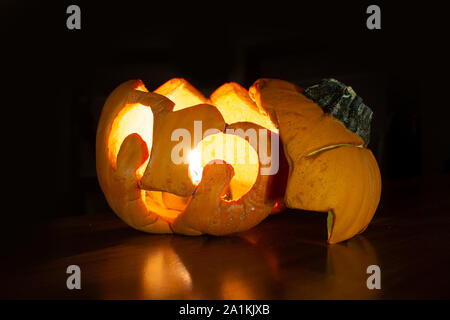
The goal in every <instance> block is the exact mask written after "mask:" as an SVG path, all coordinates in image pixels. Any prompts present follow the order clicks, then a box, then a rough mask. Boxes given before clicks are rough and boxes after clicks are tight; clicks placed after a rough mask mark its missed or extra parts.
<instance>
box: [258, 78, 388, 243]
mask: <svg viewBox="0 0 450 320" xmlns="http://www.w3.org/2000/svg"><path fill="white" fill-rule="evenodd" d="M302 91H303V90H302V88H300V87H298V86H295V85H293V84H291V83H289V82H286V81H281V80H275V79H260V80H258V81H256V82H255V83H254V84H253V86H252V87H251V88H250V91H249V92H250V96H251V97H252V98H253V99H254V100H255V102H256V103H257V104H258V106H260V107H261V108H263V109H265V110H266V111H267V112H268V114H269V115H270V116H271V118H272V120H273V121H275V122H276V123H277V124H278V127H279V130H280V137H281V140H282V143H283V147H284V152H285V154H286V158H287V159H288V162H289V179H288V185H287V189H286V194H285V201H286V206H287V207H289V208H295V209H303V210H311V211H322V212H331V213H332V215H333V218H332V219H331V217H330V219H328V220H329V221H331V222H332V223H328V224H329V226H331V229H330V230H328V234H329V237H328V242H329V243H336V242H340V241H343V240H346V239H349V238H351V237H352V236H354V235H356V234H358V233H359V232H361V231H363V230H364V229H365V227H366V226H367V225H368V223H369V222H370V220H371V219H372V217H373V214H374V213H375V211H376V208H377V206H378V202H379V199H380V194H381V183H380V181H381V177H380V172H379V169H378V165H377V162H376V160H375V158H374V157H373V155H372V153H371V152H370V150H368V149H365V148H362V146H363V145H364V141H363V139H362V138H361V137H359V136H358V135H356V134H354V133H353V132H351V131H350V130H348V129H347V128H346V127H345V126H344V124H343V123H341V122H340V121H338V120H336V119H334V118H333V117H332V116H331V115H329V114H326V113H324V112H323V110H322V109H321V108H320V107H319V106H318V105H317V104H315V103H314V102H313V101H311V100H310V99H308V98H307V97H305V96H304V95H303V94H302ZM355 186H358V188H356V187H355Z"/></svg>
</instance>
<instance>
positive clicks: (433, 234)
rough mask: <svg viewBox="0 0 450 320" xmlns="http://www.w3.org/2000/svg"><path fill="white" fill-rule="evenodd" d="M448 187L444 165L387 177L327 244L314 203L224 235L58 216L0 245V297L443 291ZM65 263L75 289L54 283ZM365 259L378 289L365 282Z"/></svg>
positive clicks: (449, 228)
mask: <svg viewBox="0 0 450 320" xmlns="http://www.w3.org/2000/svg"><path fill="white" fill-rule="evenodd" d="M449 198H450V177H449V176H444V177H438V178H432V179H425V180H403V181H395V182H391V183H387V184H385V185H384V190H383V198H382V202H381V205H380V207H379V211H378V212H377V215H376V217H375V218H374V220H373V221H372V223H371V224H370V226H369V228H368V229H367V230H366V231H365V232H364V233H363V234H362V235H360V236H357V237H355V238H353V239H351V240H349V241H347V242H345V243H342V244H337V245H327V244H326V241H325V238H326V230H325V228H326V217H325V215H324V214H320V213H310V212H301V211H291V212H284V213H282V214H279V215H276V216H271V217H269V218H268V219H266V220H265V221H263V222H262V223H261V224H260V225H258V226H257V227H255V228H253V229H252V230H250V231H247V232H244V233H242V234H238V235H233V236H227V237H211V236H201V237H185V236H173V235H148V234H144V233H141V232H138V231H135V230H133V229H131V228H129V227H128V226H126V225H125V224H124V223H122V222H121V221H120V220H119V219H118V218H116V217H115V215H114V214H113V213H111V212H107V213H104V214H95V215H83V216H79V217H70V218H64V219H59V220H57V221H51V222H48V223H45V224H43V225H41V226H39V227H36V228H35V230H34V231H33V232H31V233H30V234H29V239H30V240H29V241H24V242H23V243H19V244H14V245H13V244H11V246H10V250H8V251H6V252H3V253H2V267H3V268H6V269H5V272H3V273H2V275H3V280H2V288H3V290H1V293H0V298H3V299H5V298H6V299H16V298H20V299H23V298H25V299H48V298H56V299H418V298H420V299H433V298H447V299H448V298H450V293H449V292H450V249H449V248H450V200H449ZM25 242H26V243H25ZM72 264H75V265H79V266H80V268H81V279H82V280H81V285H82V289H81V290H72V291H71V290H68V289H67V288H66V279H67V276H68V275H67V274H66V268H67V266H69V265H72ZM373 264H376V265H379V266H380V268H381V286H382V287H381V290H369V289H368V288H367V286H366V280H367V277H368V276H369V275H368V274H367V273H366V268H367V266H369V265H373Z"/></svg>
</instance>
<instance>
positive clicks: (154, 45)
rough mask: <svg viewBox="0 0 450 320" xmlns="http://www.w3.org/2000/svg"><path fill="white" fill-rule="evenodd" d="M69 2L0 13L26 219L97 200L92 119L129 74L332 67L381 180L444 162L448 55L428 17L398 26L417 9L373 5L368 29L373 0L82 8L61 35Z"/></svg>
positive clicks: (206, 77) (308, 78)
mask: <svg viewBox="0 0 450 320" xmlns="http://www.w3.org/2000/svg"><path fill="white" fill-rule="evenodd" d="M68 4H71V3H58V4H56V3H55V4H54V5H48V6H46V7H43V6H41V5H35V4H34V5H33V4H27V3H19V4H16V5H14V6H13V5H11V4H8V5H6V7H5V10H2V20H3V23H4V24H5V27H4V28H3V29H2V37H3V39H6V41H7V43H8V48H10V49H9V50H8V52H7V56H6V58H4V63H5V66H6V69H7V71H8V78H7V79H8V81H9V83H10V84H13V87H14V89H15V90H16V91H17V93H14V95H13V94H10V95H9V96H10V97H11V96H12V98H13V100H14V103H15V105H16V106H17V108H15V110H14V112H17V114H18V115H19V116H21V119H22V120H21V122H20V124H19V127H20V128H26V129H24V130H25V131H23V130H22V131H20V130H19V131H18V130H15V131H13V132H16V134H15V135H14V134H13V135H12V137H13V138H12V139H9V141H10V142H11V150H18V151H17V152H19V151H20V150H21V151H23V148H24V146H22V144H21V143H22V142H23V141H25V143H26V145H27V151H26V156H21V157H20V159H16V160H14V162H16V163H17V164H19V165H20V166H21V167H24V168H27V170H26V171H25V172H26V173H25V175H24V177H21V178H20V179H19V178H16V179H15V183H16V185H15V188H16V187H17V188H23V187H24V186H26V193H27V201H24V200H23V198H22V197H19V196H17V199H16V201H17V202H20V201H24V202H27V204H28V205H30V207H32V208H34V210H33V212H32V213H18V214H21V215H25V218H26V219H27V220H30V221H31V220H34V219H40V218H49V217H60V216H65V215H74V214H84V213H88V212H96V211H102V210H107V205H106V202H105V200H104V197H103V196H102V193H101V191H100V189H99V186H98V184H97V178H96V172H95V133H96V125H97V121H98V118H99V115H100V111H101V108H102V106H103V103H104V101H105V99H106V97H107V95H108V94H109V93H110V92H111V91H112V90H113V89H114V88H115V87H116V86H117V85H119V84H120V83H121V82H124V81H126V80H129V79H136V78H140V79H142V80H143V81H144V83H145V84H146V85H147V87H148V88H149V89H152V90H153V89H155V88H156V87H158V86H159V85H161V84H163V83H164V82H165V81H167V80H169V79H170V78H172V77H183V78H186V79H187V80H188V81H190V82H191V83H192V84H193V85H194V86H195V87H197V88H198V89H199V90H200V91H202V92H203V93H204V94H205V95H209V94H210V93H211V92H212V91H213V90H214V89H215V88H217V87H218V86H220V85H221V84H222V83H224V82H228V81H236V82H238V83H240V84H242V85H243V86H245V87H249V86H250V85H251V84H252V83H253V82H254V81H255V80H256V79H258V78H260V77H273V78H281V79H285V80H288V81H292V82H294V83H296V84H299V85H301V86H308V85H310V84H313V83H315V82H317V81H318V80H320V79H322V78H325V77H334V78H337V79H339V80H340V81H342V82H344V83H345V84H347V85H350V86H352V87H353V88H354V89H355V91H356V92H357V93H358V94H359V95H360V96H361V97H363V99H364V101H365V103H366V104H367V105H369V106H370V107H371V108H372V109H373V110H374V120H373V123H372V128H373V129H372V138H371V143H370V145H369V147H370V148H371V149H372V150H373V152H374V154H375V156H376V158H377V160H378V161H379V164H380V168H381V171H382V175H383V178H384V180H389V179H398V178H410V177H417V176H421V175H431V174H441V173H444V172H449V171H450V154H449V150H450V146H449V142H448V137H449V135H448V133H447V127H448V126H447V119H449V116H450V113H449V108H448V106H446V105H445V103H443V102H441V101H440V100H439V98H438V97H437V96H438V95H437V92H436V91H439V92H445V90H446V88H445V85H442V82H440V78H439V77H440V76H441V77H442V78H444V76H445V72H446V71H445V67H444V66H443V65H441V64H440V62H438V61H439V60H438V59H437V58H439V57H441V56H442V57H444V56H445V53H444V52H443V51H439V50H437V49H434V47H432V46H431V45H433V44H439V41H441V40H439V39H440V35H439V34H438V33H430V32H429V28H432V26H430V25H428V24H426V21H427V20H423V19H422V22H420V20H415V21H419V22H418V24H411V23H409V24H408V22H410V21H411V20H414V19H416V16H422V17H424V15H425V13H424V12H422V11H421V10H419V9H418V8H415V9H414V10H413V11H408V8H406V9H405V7H404V6H401V5H398V7H395V6H393V5H390V6H387V5H384V6H383V5H381V7H382V28H383V29H382V30H377V31H369V30H367V29H366V27H365V20H366V17H367V15H366V14H365V8H366V7H367V5H368V4H370V3H368V4H364V3H359V4H348V7H347V5H344V4H342V3H341V4H340V5H333V6H324V5H322V4H316V5H313V4H310V3H308V4H306V2H305V3H299V4H297V6H295V7H293V6H292V5H284V6H282V5H281V3H278V2H277V6H275V5H274V6H273V7H262V5H259V6H251V5H249V7H248V8H247V7H244V6H243V5H242V4H240V5H236V6H235V5H229V6H227V8H220V9H217V8H214V7H212V6H211V7H207V6H205V5H203V6H202V7H200V8H199V9H198V10H199V11H197V9H194V8H183V7H181V8H178V7H176V5H175V4H172V6H173V8H172V9H171V10H169V9H168V8H160V7H152V6H151V5H147V6H146V7H142V6H140V5H137V4H134V3H130V4H129V5H127V6H126V7H125V5H124V4H122V6H113V5H112V4H98V5H93V4H80V7H81V10H82V29H81V30H79V31H69V30H67V29H66V27H65V19H66V17H67V15H66V14H65V8H66V7H67V5H68ZM175 8H176V9H178V10H175ZM438 30H439V29H438ZM435 58H436V59H435ZM5 78H6V77H5ZM440 87H442V88H440ZM14 92H15V91H14ZM19 105H20V106H23V108H22V109H19V108H18V107H19ZM15 115H16V114H15ZM9 132H11V130H9ZM10 136H11V134H10ZM20 141H22V142H20ZM11 152H12V151H11ZM14 152H15V151H14ZM14 152H12V153H14ZM21 219H23V217H22V218H21Z"/></svg>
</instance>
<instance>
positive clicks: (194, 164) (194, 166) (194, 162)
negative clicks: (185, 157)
mask: <svg viewBox="0 0 450 320" xmlns="http://www.w3.org/2000/svg"><path fill="white" fill-rule="evenodd" d="M202 173H203V167H202V155H201V153H200V151H199V150H197V149H194V150H192V151H191V153H190V154H189V174H190V176H191V179H192V183H193V184H194V185H198V184H199V183H200V181H201V180H202Z"/></svg>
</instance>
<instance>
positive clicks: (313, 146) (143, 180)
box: [96, 79, 381, 243]
mask: <svg viewBox="0 0 450 320" xmlns="http://www.w3.org/2000/svg"><path fill="white" fill-rule="evenodd" d="M333 81H334V80H333ZM333 81H331V80H330V81H328V82H327V81H325V82H324V83H322V84H321V85H319V86H313V87H310V88H308V89H307V91H303V89H302V88H300V87H297V86H295V85H293V84H291V83H288V82H285V81H281V80H272V79H261V80H258V81H257V82H255V84H254V85H253V86H252V87H251V88H250V90H249V91H247V90H246V89H244V88H242V87H241V86H239V85H238V84H236V83H228V84H224V85H223V86H221V87H220V88H218V89H217V90H216V91H215V92H214V93H213V94H212V95H211V97H210V99H207V98H205V97H204V96H203V95H202V94H201V93H200V92H198V91H197V90H196V89H195V88H194V87H193V86H192V85H190V84H189V83H188V82H186V81H185V80H183V79H172V80H170V81H168V82H167V83H165V84H164V85H162V86H161V87H159V88H158V89H157V90H155V91H154V92H148V90H147V89H146V88H145V86H144V85H143V83H142V82H141V81H139V80H136V81H128V82H125V83H123V84H122V85H120V86H119V87H117V88H116V89H115V90H114V91H113V92H112V93H111V94H110V96H109V97H108V99H107V101H106V103H105V105H104V108H103V110H102V114H101V117H100V121H99V126H98V131H97V143H96V155H97V173H98V178H99V182H100V186H101V188H102V190H103V192H104V194H105V196H106V199H107V201H108V203H109V205H110V206H111V208H112V209H113V210H114V212H115V213H116V214H117V215H118V216H119V217H120V218H121V219H123V220H124V221H125V222H126V223H127V224H129V225H130V226H132V227H133V228H136V229H138V230H142V231H145V232H151V233H180V234H186V235H200V234H203V233H207V234H213V235H224V234H229V233H234V232H240V231H244V230H247V229H249V228H251V227H253V226H255V225H257V224H258V223H259V222H261V221H262V220H263V219H264V218H265V217H266V216H267V215H269V214H270V213H271V212H272V213H274V212H279V211H281V210H283V208H284V207H285V206H287V207H289V208H296V209H304V210H310V211H322V212H328V213H329V214H328V242H329V243H335V242H339V241H343V240H346V239H349V238H351V237H352V236H354V235H355V234H357V233H359V232H362V231H363V230H364V229H365V228H366V227H367V225H368V223H369V222H370V220H371V219H372V216H373V214H374V213H375V210H376V208H377V205H378V201H379V198H380V193H381V178H380V173H379V169H378V165H377V163H376V160H375V158H374V157H373V155H372V153H371V151H370V150H369V149H366V148H365V147H366V145H367V142H368V136H369V134H368V132H369V130H370V119H371V115H372V113H371V111H370V109H369V108H368V107H366V106H365V105H364V104H362V100H361V99H360V98H359V97H356V95H355V94H354V92H353V91H352V90H351V88H349V87H345V86H343V85H342V84H340V83H338V82H333ZM336 93H338V95H337V96H336ZM307 96H308V97H307ZM310 98H311V99H310ZM336 101H338V106H339V107H337V108H333V107H330V103H331V102H333V103H335V102H336ZM316 102H317V103H316ZM198 123H201V131H202V132H204V134H198V133H197V129H198V127H197V125H196V124H198ZM247 130H259V131H260V132H261V130H262V132H266V136H264V135H263V136H261V135H258V136H257V138H255V139H251V138H250V137H248V136H246V135H245V134H242V132H247ZM176 132H178V133H180V132H184V133H188V135H189V136H193V137H194V139H191V140H189V142H188V144H189V150H191V151H190V152H188V153H185V152H182V153H183V154H182V156H181V158H182V159H184V161H179V162H176V161H173V160H172V161H171V159H173V156H174V154H175V155H177V154H178V155H180V152H179V151H180V150H179V149H180V148H179V147H180V144H179V142H178V141H179V140H178V138H179V137H180V135H179V134H176ZM239 132H240V133H239ZM278 132H279V134H280V138H281V140H282V143H283V148H284V153H283V152H281V153H280V154H279V159H276V160H275V161H278V163H277V166H278V165H279V167H280V169H281V170H279V172H278V173H277V174H273V173H272V174H267V171H268V170H269V169H270V168H271V167H272V165H273V164H274V163H273V162H274V160H273V159H271V160H270V161H269V162H268V161H267V159H262V158H261V154H262V153H261V152H263V154H266V155H267V154H271V156H273V155H274V154H276V155H278V153H277V152H278V149H276V148H275V149H274V148H273V146H274V144H273V142H272V141H278V140H277V139H275V140H272V139H271V138H274V137H275V138H278ZM267 137H268V138H267ZM361 137H363V138H361ZM174 138H175V139H174ZM265 138H267V139H265ZM262 139H265V140H266V141H267V143H266V144H265V145H264V144H263V146H262V147H261V143H260V142H261V140H262ZM222 143H223V145H222ZM239 143H240V144H241V145H243V146H245V150H246V151H245V152H244V153H245V157H246V159H250V158H253V159H256V161H254V162H253V163H248V162H244V163H241V162H239V161H236V156H237V155H240V152H239V151H237V149H234V147H230V146H235V145H236V144H239ZM224 146H225V147H224ZM217 148H219V149H220V148H222V149H223V150H224V153H223V154H221V155H220V156H218V155H217V153H216V152H215V151H214V150H216V149H217ZM240 150H241V149H240ZM274 150H276V152H274ZM284 156H286V158H284ZM216 159H222V160H224V162H217V161H215V160H216ZM286 159H287V162H288V164H289V176H287V174H286V175H285V174H284V172H283V170H282V169H283V167H284V166H283V163H284V161H286ZM286 166H287V164H286ZM269 171H270V170H269ZM286 180H287V182H286ZM286 184H287V187H286ZM285 187H286V190H285V189H284V188H285Z"/></svg>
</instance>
